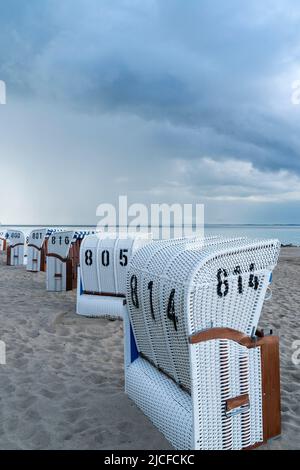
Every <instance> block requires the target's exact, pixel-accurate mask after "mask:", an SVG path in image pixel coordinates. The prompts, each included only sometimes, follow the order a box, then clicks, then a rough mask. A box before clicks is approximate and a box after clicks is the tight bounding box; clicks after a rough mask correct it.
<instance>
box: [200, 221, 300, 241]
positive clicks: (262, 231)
mask: <svg viewBox="0 0 300 470" xmlns="http://www.w3.org/2000/svg"><path fill="white" fill-rule="evenodd" d="M205 234H206V235H208V234H212V235H225V236H236V235H237V236H242V237H243V236H246V237H249V238H278V240H280V242H281V243H282V244H284V245H290V244H291V245H295V246H300V225H207V226H206V227H205Z"/></svg>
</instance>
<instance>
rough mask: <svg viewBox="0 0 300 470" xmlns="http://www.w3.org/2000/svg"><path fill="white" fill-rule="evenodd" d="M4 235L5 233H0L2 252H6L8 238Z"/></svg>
mask: <svg viewBox="0 0 300 470" xmlns="http://www.w3.org/2000/svg"><path fill="white" fill-rule="evenodd" d="M4 235H5V233H4V232H0V252H3V251H6V238H5V237H4Z"/></svg>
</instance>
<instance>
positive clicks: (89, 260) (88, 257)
mask: <svg viewBox="0 0 300 470" xmlns="http://www.w3.org/2000/svg"><path fill="white" fill-rule="evenodd" d="M85 264H86V265H87V266H92V264H93V252H92V250H86V252H85Z"/></svg>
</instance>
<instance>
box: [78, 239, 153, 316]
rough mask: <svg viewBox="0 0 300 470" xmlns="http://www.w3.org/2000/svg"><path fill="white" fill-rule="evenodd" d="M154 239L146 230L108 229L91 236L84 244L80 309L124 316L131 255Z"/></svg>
mask: <svg viewBox="0 0 300 470" xmlns="http://www.w3.org/2000/svg"><path fill="white" fill-rule="evenodd" d="M150 242H151V237H150V236H148V235H147V236H146V235H145V234H140V235H139V234H126V235H125V234H124V235H122V236H118V235H117V234H113V233H109V232H108V233H97V234H94V235H89V236H87V237H86V238H85V239H84V240H83V242H82V244H81V248H80V272H79V276H78V278H77V281H78V288H77V308H76V311H77V313H78V314H79V315H84V316H88V317H99V316H107V317H118V318H123V316H124V309H125V306H124V305H125V303H124V298H125V294H126V279H127V271H128V266H129V262H130V259H131V257H132V256H133V254H134V253H135V252H136V251H137V250H138V249H139V248H141V247H143V246H145V245H146V244H149V243H150Z"/></svg>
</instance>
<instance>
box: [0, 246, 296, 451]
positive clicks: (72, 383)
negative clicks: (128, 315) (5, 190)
mask: <svg viewBox="0 0 300 470" xmlns="http://www.w3.org/2000/svg"><path fill="white" fill-rule="evenodd" d="M299 269H300V248H299V249H298V248H284V249H282V251H281V257H280V262H279V265H278V267H277V269H276V271H275V272H274V282H273V286H272V289H273V296H272V299H271V300H270V301H268V302H266V303H265V306H264V310H263V314H262V317H261V321H260V326H261V327H262V328H265V330H266V332H267V329H269V328H272V329H273V331H274V333H277V334H279V335H280V338H281V380H282V390H281V392H282V436H281V437H280V438H278V439H276V440H273V441H271V442H269V443H268V444H267V445H265V446H263V447H262V448H261V449H300V431H299V430H300V365H298V366H297V365H294V364H293V362H292V354H293V352H294V350H293V349H292V343H293V341H295V340H299V339H300V328H299V323H300V322H299V308H300V289H299ZM75 302H76V293H75V292H68V293H50V292H46V289H45V274H44V273H38V274H31V273H27V272H26V270H25V268H24V267H20V268H12V267H7V266H6V265H5V257H4V254H1V255H0V316H1V323H0V340H2V341H5V343H6V347H7V364H6V365H0V384H1V385H0V387H1V393H0V449H149V450H151V449H159V450H163V449H171V446H170V444H169V443H168V442H167V441H166V439H165V438H164V437H163V436H162V435H161V434H160V433H159V432H158V431H157V430H156V429H155V428H154V426H153V425H152V424H151V423H150V422H149V420H148V419H147V418H146V417H145V416H144V415H143V414H142V412H140V411H139V410H138V409H137V408H136V406H135V405H134V404H133V403H132V402H131V401H130V400H129V399H128V398H127V396H126V395H125V393H124V379H123V330H122V322H121V321H114V322H112V321H109V320H105V319H85V318H80V317H78V316H77V315H75Z"/></svg>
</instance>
